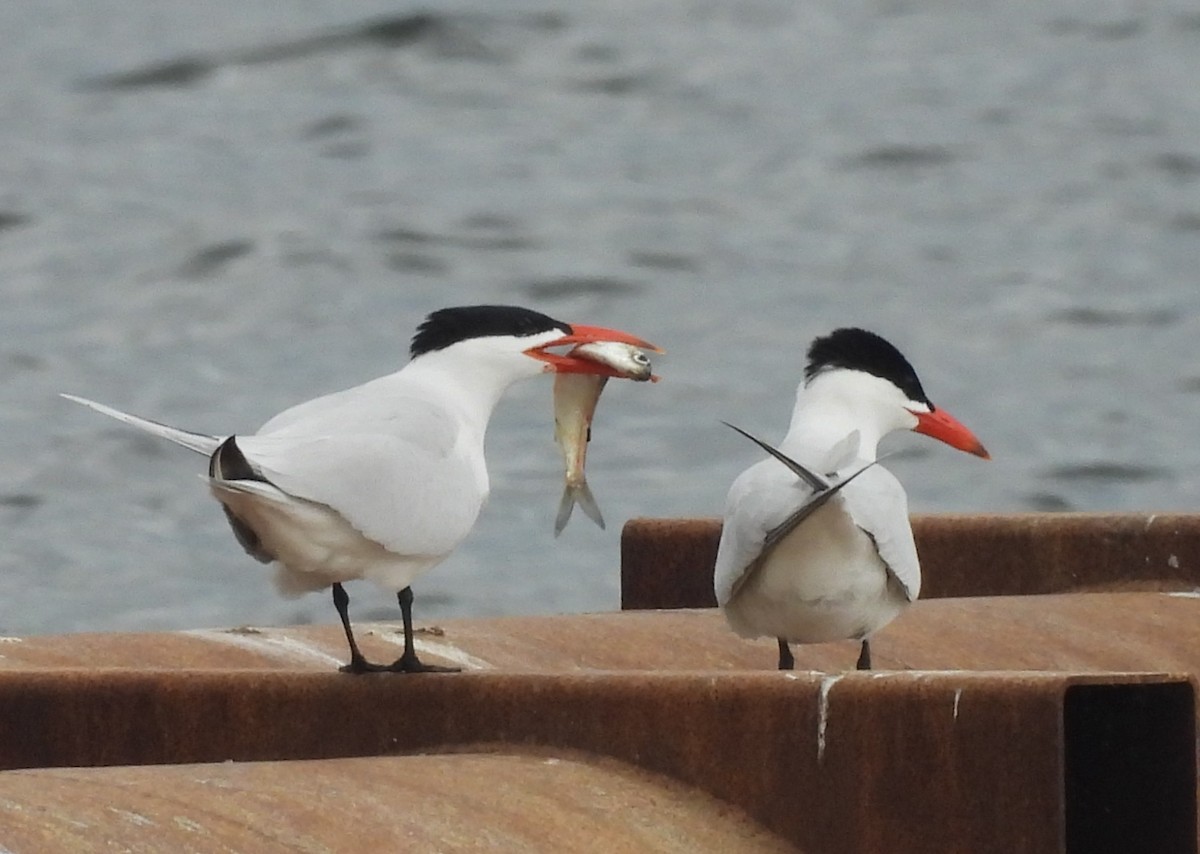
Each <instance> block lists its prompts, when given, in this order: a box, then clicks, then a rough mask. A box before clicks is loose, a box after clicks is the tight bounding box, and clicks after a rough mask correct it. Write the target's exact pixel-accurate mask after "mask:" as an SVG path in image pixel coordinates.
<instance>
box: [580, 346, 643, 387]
mask: <svg viewBox="0 0 1200 854" xmlns="http://www.w3.org/2000/svg"><path fill="white" fill-rule="evenodd" d="M568 355H570V356H578V357H579V358H582V359H588V360H589V361H592V362H599V363H600V364H602V365H607V366H608V367H610V368H612V369H613V371H615V372H616V374H617V375H618V376H620V377H621V378H622V379H627V380H633V381H634V382H645V381H646V380H650V381H652V382H658V377H656V376H655V375H654V374H653V370H654V368H653V366H652V365H651V364H650V357H649V356H647V355H646V353H645V351H644V350H641V349H639V348H637V347H634V346H633V345H632V344H624V343H621V342H620V341H596V342H593V343H591V344H580V345H579V346H578V347H576V348H575V349H574V350H572V351H571V352H570V353H569V354H568Z"/></svg>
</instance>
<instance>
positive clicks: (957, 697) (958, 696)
mask: <svg viewBox="0 0 1200 854" xmlns="http://www.w3.org/2000/svg"><path fill="white" fill-rule="evenodd" d="M962 692H963V689H962V688H956V689H954V720H956V721H957V720H958V702H959V700H961V699H962Z"/></svg>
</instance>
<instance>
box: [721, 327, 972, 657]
mask: <svg viewBox="0 0 1200 854" xmlns="http://www.w3.org/2000/svg"><path fill="white" fill-rule="evenodd" d="M730 426H732V425H730ZM734 429H738V430H739V432H744V431H741V430H740V429H739V428H734ZM895 430H912V431H914V432H917V433H924V434H925V435H927V436H932V437H933V438H935V439H939V440H941V441H942V442H945V443H946V444H948V445H950V446H951V447H954V448H958V449H959V450H961V451H966V452H967V453H970V454H975V455H976V456H979V457H983V458H984V459H988V452H987V451H986V450H985V449H984V447H983V445H981V444H980V442H979V440H978V439H976V438H975V436H974V435H972V433H971V431H970V430H968V429H967V428H966V427H964V426H963V425H962V424H960V423H959V422H958V421H957V420H956V419H955V418H953V417H952V416H951V415H950V414H949V413H947V412H946V411H945V410H942V409H938V408H936V407H935V406H934V405H933V404H932V403H931V402H930V400H929V398H928V397H927V396H926V394H925V390H924V389H923V388H922V387H921V381H920V380H919V379H918V378H917V374H916V371H914V370H913V368H912V365H910V364H909V362H908V360H907V359H905V358H904V356H903V355H902V354H901V353H900V351H899V350H897V349H896V348H895V347H894V346H892V345H891V344H890V343H888V342H887V341H885V340H884V339H883V338H881V337H879V336H878V335H875V334H874V333H872V332H867V331H866V330H863V329H838V330H835V331H834V332H832V333H831V334H829V335H828V336H825V337H823V338H817V339H816V340H815V341H813V343H812V345H811V346H810V347H809V350H808V364H807V366H806V367H805V369H804V380H803V382H801V383H800V386H799V388H798V389H797V391H796V405H795V408H794V410H793V411H792V422H791V426H789V427H788V432H787V435H786V436H784V438H783V441H782V442H781V443H780V444H779V448H778V450H776V449H775V448H772V447H771V446H769V445H767V444H766V443H764V442H760V441H759V440H757V439H754V437H752V436H750V437H749V438H751V439H753V440H754V441H755V442H758V443H759V444H760V445H762V446H763V448H764V449H765V450H767V451H768V452H769V453H770V454H771V455H772V457H773V458H770V459H765V460H761V461H760V462H758V463H755V464H754V465H752V466H751V467H750V468H748V469H746V470H745V471H744V472H742V473H741V474H740V475H739V476H738V477H737V478H736V479H735V480H734V482H733V485H732V486H731V487H730V489H729V494H728V496H727V497H726V501H725V514H724V526H723V528H722V531H721V541H720V545H719V547H718V549H717V561H716V569H715V574H714V587H715V591H716V594H717V603H718V604H719V605H720V606H721V610H722V611H723V613H724V614H725V619H726V620H727V621H728V623H729V625H730V627H731V628H732V629H733V630H734V631H735V632H737V633H738V634H739V635H741V636H742V637H747V638H755V637H774V638H776V639H777V640H778V642H779V669H780V670H791V669H792V668H793V667H794V666H795V660H794V659H793V657H792V651H791V648H790V646H789V644H790V643H822V642H825V641H834V640H846V639H854V640H860V641H861V642H862V648H861V652H860V654H859V657H858V662H857V667H858V669H859V670H869V669H870V668H871V647H870V636H871V634H872V633H873V632H875V631H877V630H878V629H880V628H882V627H883V626H885V625H887V624H888V623H889V622H891V621H892V620H893V619H894V618H895V617H896V616H897V615H898V614H899V613H900V612H901V611H903V610H904V608H905V607H907V606H908V605H909V604H910V603H912V602H913V601H915V600H916V598H917V595H918V594H919V593H920V590H921V567H920V564H919V563H918V561H917V549H916V545H915V544H914V542H913V533H912V527H911V525H910V524H909V519H908V498H907V496H906V495H905V492H904V488H903V487H902V486H901V485H900V481H898V480H897V479H896V478H895V476H894V475H892V473H891V472H889V471H888V470H887V469H885V468H884V467H883V466H881V465H879V464H878V463H877V462H876V449H877V446H878V444H879V441H880V440H881V439H882V438H883V437H884V436H886V435H887V434H889V433H891V432H893V431H895ZM745 435H747V436H749V434H745Z"/></svg>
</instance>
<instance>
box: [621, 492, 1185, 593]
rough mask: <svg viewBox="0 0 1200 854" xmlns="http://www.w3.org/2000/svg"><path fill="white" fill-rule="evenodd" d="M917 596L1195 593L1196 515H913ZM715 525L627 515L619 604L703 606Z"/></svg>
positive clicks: (715, 539)
mask: <svg viewBox="0 0 1200 854" xmlns="http://www.w3.org/2000/svg"><path fill="white" fill-rule="evenodd" d="M913 532H914V534H915V535H916V539H917V550H918V552H919V553H920V555H921V569H922V578H923V584H922V588H921V596H922V598H925V599H937V598H943V597H958V596H1012V595H1030V594H1045V593H1066V592H1077V591H1099V590H1191V589H1195V588H1197V587H1200V515H1197V514H1161V513H1160V514H1149V513H1022V514H1012V515H996V514H987V515H943V514H938V515H925V516H922V515H917V516H914V517H913ZM720 536H721V522H720V520H719V519H632V520H630V521H629V522H628V523H627V524H626V525H625V528H624V530H623V532H622V535H621V607H622V608H625V609H637V608H706V607H712V606H714V605H715V604H716V601H715V599H714V597H713V591H712V571H713V564H714V562H715V559H716V554H717V543H718V542H719V540H720Z"/></svg>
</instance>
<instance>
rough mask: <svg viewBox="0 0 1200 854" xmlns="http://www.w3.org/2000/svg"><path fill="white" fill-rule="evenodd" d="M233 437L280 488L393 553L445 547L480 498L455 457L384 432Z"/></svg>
mask: <svg viewBox="0 0 1200 854" xmlns="http://www.w3.org/2000/svg"><path fill="white" fill-rule="evenodd" d="M237 443H238V447H239V448H240V449H241V451H242V453H243V454H244V455H245V457H246V459H247V460H248V461H249V462H250V464H251V466H253V467H254V469H255V470H256V471H258V472H259V473H261V475H262V476H263V477H264V478H266V479H267V480H268V481H270V482H271V483H272V484H274V485H275V486H277V487H279V489H281V490H283V491H284V492H286V493H288V494H289V495H292V496H295V497H297V498H302V499H304V500H306V501H311V502H315V503H317V504H324V505H326V506H328V507H329V508H331V509H332V510H334V511H336V512H337V513H339V514H340V515H341V516H342V517H343V518H344V519H345V520H346V521H347V522H349V523H350V524H351V525H353V526H354V527H355V528H356V529H357V530H359V531H361V532H362V533H363V534H364V535H365V536H367V537H368V538H369V539H371V540H374V541H375V542H377V543H379V544H380V545H382V546H383V547H384V548H386V549H388V550H389V551H393V552H396V553H397V554H408V555H417V554H419V555H430V556H433V555H441V554H445V553H446V552H449V551H450V550H452V549H453V548H454V547H455V546H457V545H458V543H459V542H460V541H461V540H462V538H463V537H465V536H466V535H467V533H468V532H469V531H470V529H471V526H472V525H473V524H474V522H475V518H476V517H477V516H478V514H479V510H480V507H481V506H482V503H483V500H484V499H485V498H486V493H485V489H484V488H483V486H482V485H480V484H479V483H478V482H477V480H476V478H475V476H474V474H473V473H472V472H471V470H470V468H469V466H468V465H467V464H466V463H465V462H464V461H462V460H461V459H460V458H458V457H456V456H453V455H447V456H443V455H438V454H431V453H429V451H428V449H426V448H423V447H421V446H418V445H414V444H413V443H412V442H410V441H408V440H406V439H404V438H402V437H398V436H395V435H389V434H386V433H346V434H337V435H316V436H301V435H293V434H286V435H274V436H272V435H267V436H244V437H243V436H239V437H238V438H237Z"/></svg>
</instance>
